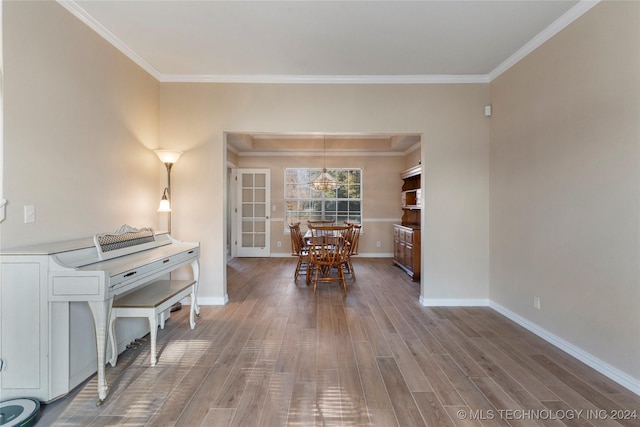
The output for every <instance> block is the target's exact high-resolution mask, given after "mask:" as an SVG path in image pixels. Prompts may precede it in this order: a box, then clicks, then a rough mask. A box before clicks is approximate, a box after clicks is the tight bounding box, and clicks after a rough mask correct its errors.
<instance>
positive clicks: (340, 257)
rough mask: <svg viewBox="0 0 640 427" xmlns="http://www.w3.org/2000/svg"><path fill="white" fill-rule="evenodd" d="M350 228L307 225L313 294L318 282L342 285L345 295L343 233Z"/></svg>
mask: <svg viewBox="0 0 640 427" xmlns="http://www.w3.org/2000/svg"><path fill="white" fill-rule="evenodd" d="M349 228H351V226H348V225H340V226H327V227H314V226H313V225H311V224H310V225H309V229H310V230H311V238H310V242H309V267H310V268H309V271H308V272H307V274H309V275H310V276H309V277H311V281H312V282H313V293H314V294H315V293H316V290H317V288H318V282H323V283H327V282H339V283H342V287H343V288H344V292H345V293H347V282H346V280H345V277H344V266H345V263H346V262H347V250H348V245H347V241H346V239H345V238H344V233H345V232H346V231H347V230H348V229H349Z"/></svg>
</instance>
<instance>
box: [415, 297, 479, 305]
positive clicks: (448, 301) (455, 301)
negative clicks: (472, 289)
mask: <svg viewBox="0 0 640 427" xmlns="http://www.w3.org/2000/svg"><path fill="white" fill-rule="evenodd" d="M489 303H490V301H489V300H488V299H486V298H423V297H422V296H420V304H422V305H423V306H424V307H486V306H488V305H489Z"/></svg>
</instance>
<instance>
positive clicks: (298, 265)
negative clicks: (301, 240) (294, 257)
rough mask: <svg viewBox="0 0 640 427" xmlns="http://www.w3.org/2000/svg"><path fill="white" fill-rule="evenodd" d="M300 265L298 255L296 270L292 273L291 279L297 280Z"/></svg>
mask: <svg viewBox="0 0 640 427" xmlns="http://www.w3.org/2000/svg"><path fill="white" fill-rule="evenodd" d="M301 266H302V258H301V257H298V264H297V265H296V272H295V273H294V275H293V280H298V276H299V275H300V267H301Z"/></svg>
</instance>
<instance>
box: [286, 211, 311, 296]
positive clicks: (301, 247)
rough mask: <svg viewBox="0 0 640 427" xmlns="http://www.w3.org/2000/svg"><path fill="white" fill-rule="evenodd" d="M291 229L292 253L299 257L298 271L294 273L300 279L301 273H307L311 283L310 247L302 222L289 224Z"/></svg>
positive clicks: (296, 278)
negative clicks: (307, 243) (306, 240)
mask: <svg viewBox="0 0 640 427" xmlns="http://www.w3.org/2000/svg"><path fill="white" fill-rule="evenodd" d="M289 231H290V234H291V255H292V256H295V257H298V264H297V265H296V271H295V273H294V274H293V277H294V280H298V276H299V275H300V274H305V275H307V284H309V279H308V274H309V248H308V247H307V245H306V244H305V241H304V238H303V236H302V231H300V223H299V222H296V223H295V224H291V225H289Z"/></svg>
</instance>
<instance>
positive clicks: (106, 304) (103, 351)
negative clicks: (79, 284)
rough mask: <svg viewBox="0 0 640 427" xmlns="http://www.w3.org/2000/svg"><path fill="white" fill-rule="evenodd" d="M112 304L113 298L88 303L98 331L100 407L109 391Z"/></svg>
mask: <svg viewBox="0 0 640 427" xmlns="http://www.w3.org/2000/svg"><path fill="white" fill-rule="evenodd" d="M112 303H113V298H109V299H108V300H106V301H87V304H89V309H90V310H91V314H92V315H93V325H94V327H95V330H96V350H97V353H98V357H97V361H98V399H99V401H98V403H97V405H98V406H99V405H101V404H102V402H104V400H105V399H106V398H107V392H108V391H109V386H108V385H107V378H106V374H105V365H106V363H107V326H108V325H109V316H110V313H111V305H112Z"/></svg>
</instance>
